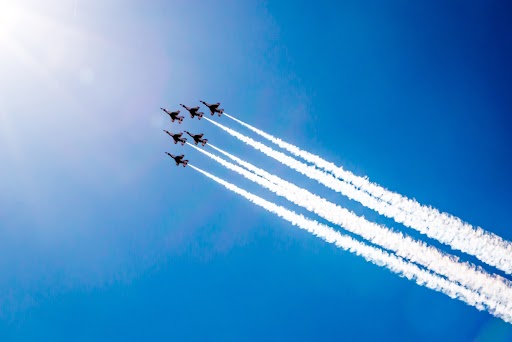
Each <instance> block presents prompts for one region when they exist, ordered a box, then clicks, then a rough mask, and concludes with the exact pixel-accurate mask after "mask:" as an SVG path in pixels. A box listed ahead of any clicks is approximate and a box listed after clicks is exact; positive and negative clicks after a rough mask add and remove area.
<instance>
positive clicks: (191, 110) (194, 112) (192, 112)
mask: <svg viewBox="0 0 512 342" xmlns="http://www.w3.org/2000/svg"><path fill="white" fill-rule="evenodd" d="M180 106H182V107H183V108H185V109H186V110H188V112H189V113H190V117H191V118H192V119H193V118H194V116H197V117H198V120H201V118H202V117H203V114H204V113H203V112H198V110H199V107H187V106H185V105H184V104H181V103H180Z"/></svg>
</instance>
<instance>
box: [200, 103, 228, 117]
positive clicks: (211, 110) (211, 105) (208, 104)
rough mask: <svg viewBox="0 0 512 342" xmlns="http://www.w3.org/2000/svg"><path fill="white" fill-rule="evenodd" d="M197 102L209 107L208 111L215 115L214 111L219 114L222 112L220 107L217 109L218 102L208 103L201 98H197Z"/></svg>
mask: <svg viewBox="0 0 512 342" xmlns="http://www.w3.org/2000/svg"><path fill="white" fill-rule="evenodd" d="M199 102H201V103H202V104H204V105H205V106H206V107H208V108H210V113H212V115H215V113H219V116H221V115H222V113H224V109H222V108H220V109H219V106H220V102H217V103H208V102H204V101H203V100H199Z"/></svg>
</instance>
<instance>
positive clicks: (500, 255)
mask: <svg viewBox="0 0 512 342" xmlns="http://www.w3.org/2000/svg"><path fill="white" fill-rule="evenodd" d="M206 119H207V120H208V121H209V122H211V123H213V124H214V125H216V126H217V127H219V128H221V129H222V130H224V131H225V132H227V133H229V134H230V135H232V136H234V137H236V138H237V139H239V140H241V141H243V142H245V143H246V144H248V145H250V146H252V147H253V148H255V149H257V150H259V151H261V152H263V153H264V154H266V155H267V156H269V157H271V158H274V159H276V160H277V161H279V162H281V163H282V164H284V165H287V166H288V167H290V168H292V169H294V170H296V171H298V172H299V173H301V174H303V175H305V176H307V177H309V178H311V179H314V180H316V181H318V182H319V183H321V184H323V185H325V186H327V187H328V188H330V189H332V190H334V191H337V192H340V193H341V194H343V195H345V196H347V197H348V198H350V199H353V200H356V201H358V202H360V203H361V204H363V205H364V206H366V207H368V208H370V209H374V210H375V211H377V212H378V213H379V214H381V215H384V216H387V217H391V218H394V219H395V221H397V222H399V223H403V224H404V225H405V226H407V227H410V228H414V229H416V230H418V231H419V232H421V233H423V234H426V235H427V236H429V237H431V238H434V239H437V240H438V241H440V242H442V243H445V244H448V245H450V246H451V247H452V248H454V249H458V250H461V251H463V252H465V253H468V254H471V255H474V256H475V257H477V258H478V259H480V260H481V261H483V262H485V263H487V264H488V265H491V266H495V267H496V268H498V269H500V270H502V271H504V272H506V273H507V274H512V245H511V244H510V242H508V241H505V240H503V239H501V238H500V237H499V236H497V235H495V234H492V233H489V232H485V231H484V230H483V229H481V228H478V229H473V228H472V227H471V226H470V225H468V224H462V222H461V221H460V220H459V222H460V223H461V224H454V222H455V221H457V220H458V219H455V218H453V217H452V219H453V220H452V219H449V215H447V214H439V217H437V218H436V216H435V215H431V214H430V213H429V210H430V211H432V210H434V211H435V209H433V208H425V207H422V206H421V205H419V204H418V208H419V212H414V211H405V210H404V209H400V208H399V206H398V205H392V204H390V203H387V202H383V201H381V200H379V199H378V198H375V197H373V196H371V195H370V194H368V193H366V192H364V191H360V190H359V189H358V188H357V187H356V186H354V185H352V184H350V183H348V182H344V181H341V180H339V179H337V178H335V177H334V176H333V175H331V174H328V173H326V172H324V171H322V170H318V169H317V168H315V167H314V166H310V165H306V164H304V163H302V162H300V161H298V160H296V159H294V158H292V157H290V156H287V155H286V154H284V153H282V152H278V151H275V150H273V149H272V148H270V147H268V146H266V145H264V144H262V143H260V142H257V141H255V140H253V139H251V138H249V137H247V136H245V135H243V134H240V133H238V132H236V131H234V130H232V129H230V128H228V127H225V126H223V125H221V124H219V123H217V122H215V121H212V120H210V119H208V118H206ZM233 119H234V118H233ZM245 125H247V124H245ZM251 127H252V126H251ZM398 196H400V195H398ZM384 198H387V197H385V196H384ZM409 201H410V200H409ZM411 202H412V201H411ZM404 203H405V202H404ZM416 203H417V202H416ZM418 217H423V218H425V219H420V218H418ZM430 217H431V218H432V220H430V219H429V218H430ZM450 217H451V216H450ZM426 220H428V221H429V222H430V223H427V221H426Z"/></svg>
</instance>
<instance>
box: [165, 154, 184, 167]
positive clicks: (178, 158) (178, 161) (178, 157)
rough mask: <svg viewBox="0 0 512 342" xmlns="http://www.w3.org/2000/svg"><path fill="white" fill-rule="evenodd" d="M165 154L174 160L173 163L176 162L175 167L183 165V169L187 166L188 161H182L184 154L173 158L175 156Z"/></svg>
mask: <svg viewBox="0 0 512 342" xmlns="http://www.w3.org/2000/svg"><path fill="white" fill-rule="evenodd" d="M165 154H167V155H168V156H169V157H171V158H172V159H174V161H175V162H176V166H178V165H180V164H183V167H185V166H187V164H188V159H185V160H183V157H185V155H184V154H182V155H180V156H175V155H172V154H170V153H169V152H165Z"/></svg>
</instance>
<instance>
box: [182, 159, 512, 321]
mask: <svg viewBox="0 0 512 342" xmlns="http://www.w3.org/2000/svg"><path fill="white" fill-rule="evenodd" d="M188 165H189V166H190V167H192V168H193V169H194V170H196V171H198V172H200V173H202V174H203V175H205V176H206V177H208V178H210V179H212V180H214V181H215V182H217V183H219V184H221V185H223V186H224V187H225V188H227V189H228V190H231V191H233V192H234V193H236V194H239V195H241V196H242V197H244V198H245V199H247V200H249V201H250V202H252V203H254V204H256V205H258V206H260V207H262V208H264V209H265V210H267V211H269V212H271V213H274V214H276V215H277V216H279V217H281V218H283V219H284V220H286V221H288V222H290V223H291V224H292V225H294V226H297V227H299V228H301V229H303V230H306V231H308V232H310V233H311V234H313V235H315V236H318V237H320V238H321V239H323V240H325V241H326V242H329V243H333V244H335V245H336V246H337V247H339V248H342V249H344V250H347V251H349V252H352V253H355V254H356V255H360V256H362V257H363V258H365V259H366V260H367V261H369V262H371V263H373V264H375V265H377V266H384V267H386V268H387V269H389V270H391V271H392V272H393V273H396V274H398V275H399V276H401V277H405V278H407V279H409V280H413V281H415V282H416V283H417V284H418V285H422V286H426V287H427V288H430V289H432V290H435V291H438V292H441V293H444V294H446V295H447V296H449V297H450V298H457V299H459V300H461V301H463V302H465V303H467V304H468V305H471V306H474V307H476V308H477V309H478V310H483V309H487V310H488V311H489V312H490V313H491V314H492V315H494V316H496V317H499V318H501V319H503V320H504V321H505V322H508V323H512V313H511V311H510V310H509V309H507V308H504V307H503V306H502V305H501V304H500V303H496V302H488V301H487V300H486V299H485V298H484V297H483V296H482V295H480V294H478V293H475V292H473V291H471V290H469V289H467V288H465V287H463V286H460V285H458V284H455V283H453V282H450V281H448V280H446V279H443V278H441V277H439V276H437V275H435V274H432V273H430V272H428V271H426V270H423V269H421V268H419V267H418V266H416V265H414V264H412V263H410V262H406V261H405V260H403V259H401V258H399V257H396V256H394V255H392V254H389V253H387V252H385V251H383V250H381V249H379V248H375V247H371V246H368V245H365V244H363V243H361V242H359V241H357V240H355V239H352V238H351V237H349V236H344V235H341V234H340V233H339V232H337V231H335V230H334V229H332V228H331V227H329V226H326V225H324V224H321V223H319V222H317V221H314V220H310V219H308V218H306V217H304V216H303V215H299V214H297V213H295V212H293V211H290V210H288V209H285V208H284V207H282V206H279V205H277V204H274V203H272V202H269V201H267V200H264V199H263V198H261V197H258V196H256V195H254V194H252V193H249V192H247V191H245V190H243V189H241V188H239V187H237V186H235V185H234V184H231V183H229V182H226V181H225V180H222V179H220V178H218V177H216V176H214V175H212V174H210V173H208V172H206V171H203V170H201V169H199V168H197V167H195V166H193V165H191V164H188Z"/></svg>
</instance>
